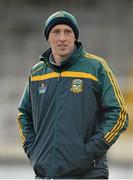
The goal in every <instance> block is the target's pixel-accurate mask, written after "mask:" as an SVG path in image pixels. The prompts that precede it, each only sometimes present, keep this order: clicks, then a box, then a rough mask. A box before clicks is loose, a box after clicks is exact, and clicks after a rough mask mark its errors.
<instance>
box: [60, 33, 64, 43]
mask: <svg viewBox="0 0 133 180" xmlns="http://www.w3.org/2000/svg"><path fill="white" fill-rule="evenodd" d="M64 40H65V33H64V32H61V33H60V41H64Z"/></svg>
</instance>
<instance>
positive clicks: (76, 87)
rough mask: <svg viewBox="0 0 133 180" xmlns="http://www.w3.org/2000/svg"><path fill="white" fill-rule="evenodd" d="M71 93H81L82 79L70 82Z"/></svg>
mask: <svg viewBox="0 0 133 180" xmlns="http://www.w3.org/2000/svg"><path fill="white" fill-rule="evenodd" d="M70 90H71V91H72V92H73V93H76V94H78V93H82V92H83V80H82V79H74V80H73V81H72V85H71V89H70Z"/></svg>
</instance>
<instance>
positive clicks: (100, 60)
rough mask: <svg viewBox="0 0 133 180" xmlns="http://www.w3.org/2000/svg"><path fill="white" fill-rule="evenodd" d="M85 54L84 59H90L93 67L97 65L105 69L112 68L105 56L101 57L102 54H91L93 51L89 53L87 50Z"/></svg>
mask: <svg viewBox="0 0 133 180" xmlns="http://www.w3.org/2000/svg"><path fill="white" fill-rule="evenodd" d="M83 56H84V59H85V60H88V62H89V63H90V64H91V65H92V66H93V67H96V68H98V67H99V68H102V69H105V70H108V69H110V66H109V64H108V63H107V61H106V60H105V59H104V58H102V57H100V56H97V55H95V54H91V53H88V52H85V53H84V55H83Z"/></svg>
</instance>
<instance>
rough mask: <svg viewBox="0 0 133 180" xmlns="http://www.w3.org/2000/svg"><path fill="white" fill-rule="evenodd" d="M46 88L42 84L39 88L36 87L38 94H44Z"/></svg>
mask: <svg viewBox="0 0 133 180" xmlns="http://www.w3.org/2000/svg"><path fill="white" fill-rule="evenodd" d="M46 89H47V86H45V85H44V84H43V83H42V84H41V86H40V87H38V91H39V94H43V93H45V92H46Z"/></svg>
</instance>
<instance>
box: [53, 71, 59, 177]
mask: <svg viewBox="0 0 133 180" xmlns="http://www.w3.org/2000/svg"><path fill="white" fill-rule="evenodd" d="M60 78H61V73H59V76H58V78H57V80H56V87H55V88H56V102H55V105H56V106H57V86H58V83H59V80H60ZM55 113H56V107H55ZM56 121H57V119H56V118H55V122H54V143H53V155H52V165H51V178H53V177H54V162H55V146H56V143H55V142H56Z"/></svg>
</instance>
